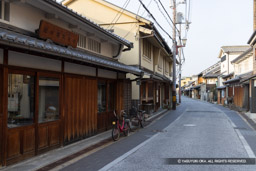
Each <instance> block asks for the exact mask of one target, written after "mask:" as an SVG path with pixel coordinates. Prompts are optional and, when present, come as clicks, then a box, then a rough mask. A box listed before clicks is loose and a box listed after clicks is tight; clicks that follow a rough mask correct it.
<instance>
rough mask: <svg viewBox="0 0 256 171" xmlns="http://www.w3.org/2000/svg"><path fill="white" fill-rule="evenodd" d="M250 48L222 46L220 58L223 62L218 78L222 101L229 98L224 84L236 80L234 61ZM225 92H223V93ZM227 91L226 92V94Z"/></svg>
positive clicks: (246, 46) (219, 93)
mask: <svg viewBox="0 0 256 171" xmlns="http://www.w3.org/2000/svg"><path fill="white" fill-rule="evenodd" d="M249 48H250V46H248V45H241V46H222V47H221V49H220V53H219V56H218V58H219V59H220V61H221V71H220V73H221V74H220V76H219V77H218V86H217V89H218V95H219V96H218V99H219V101H221V99H222V98H223V100H227V99H226V98H227V97H228V92H229V91H228V88H227V87H225V86H224V85H223V82H225V81H228V80H230V79H232V78H234V65H233V64H232V63H231V61H232V60H234V59H235V58H237V57H238V56H239V55H241V54H242V53H243V52H245V51H246V50H248V49H249ZM222 91H223V92H222ZM224 91H225V92H224ZM221 103H223V104H225V103H227V101H226V102H225V101H221Z"/></svg>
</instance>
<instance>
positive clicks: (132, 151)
mask: <svg viewBox="0 0 256 171" xmlns="http://www.w3.org/2000/svg"><path fill="white" fill-rule="evenodd" d="M158 135H159V133H157V134H155V135H153V136H152V137H150V138H149V139H147V140H146V141H144V142H142V143H141V144H139V145H137V146H136V147H134V148H133V149H131V150H130V151H128V152H126V153H124V154H123V155H122V156H120V157H118V158H116V159H115V160H113V161H112V162H110V163H109V164H107V165H105V166H104V167H103V168H101V169H99V171H106V170H109V169H110V168H111V167H113V166H114V165H116V164H117V163H119V162H120V161H122V160H124V159H125V158H127V157H128V156H129V155H131V154H132V153H134V152H135V151H137V150H138V149H140V148H141V147H142V146H144V145H145V144H147V143H148V142H149V141H151V140H153V139H154V138H155V137H156V136H158Z"/></svg>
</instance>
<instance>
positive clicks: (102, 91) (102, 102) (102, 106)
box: [98, 82, 106, 113]
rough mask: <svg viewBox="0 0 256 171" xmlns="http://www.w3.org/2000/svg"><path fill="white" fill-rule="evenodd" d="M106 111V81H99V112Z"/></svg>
mask: <svg viewBox="0 0 256 171" xmlns="http://www.w3.org/2000/svg"><path fill="white" fill-rule="evenodd" d="M102 112H106V83H103V82H99V83H98V113H102Z"/></svg>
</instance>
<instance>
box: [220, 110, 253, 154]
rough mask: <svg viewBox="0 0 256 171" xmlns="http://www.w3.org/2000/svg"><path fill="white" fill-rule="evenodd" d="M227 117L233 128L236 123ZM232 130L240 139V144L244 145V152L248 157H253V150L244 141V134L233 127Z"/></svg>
mask: <svg viewBox="0 0 256 171" xmlns="http://www.w3.org/2000/svg"><path fill="white" fill-rule="evenodd" d="M223 113H224V112H223ZM226 116H227V115H226ZM227 118H228V120H229V122H230V123H231V125H232V127H233V129H234V128H235V127H237V126H236V124H235V123H234V122H233V121H232V120H231V119H230V118H229V117H228V116H227ZM234 131H235V132H236V134H237V136H238V138H239V139H240V141H241V143H242V145H243V146H244V149H245V151H246V153H247V154H248V156H249V158H255V154H254V152H253V151H252V149H251V147H250V145H249V144H248V143H247V141H246V139H245V138H244V136H243V135H242V134H241V132H240V130H238V129H234Z"/></svg>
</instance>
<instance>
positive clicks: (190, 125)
mask: <svg viewBox="0 0 256 171" xmlns="http://www.w3.org/2000/svg"><path fill="white" fill-rule="evenodd" d="M183 126H187V127H192V126H196V125H195V124H184V125H183Z"/></svg>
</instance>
